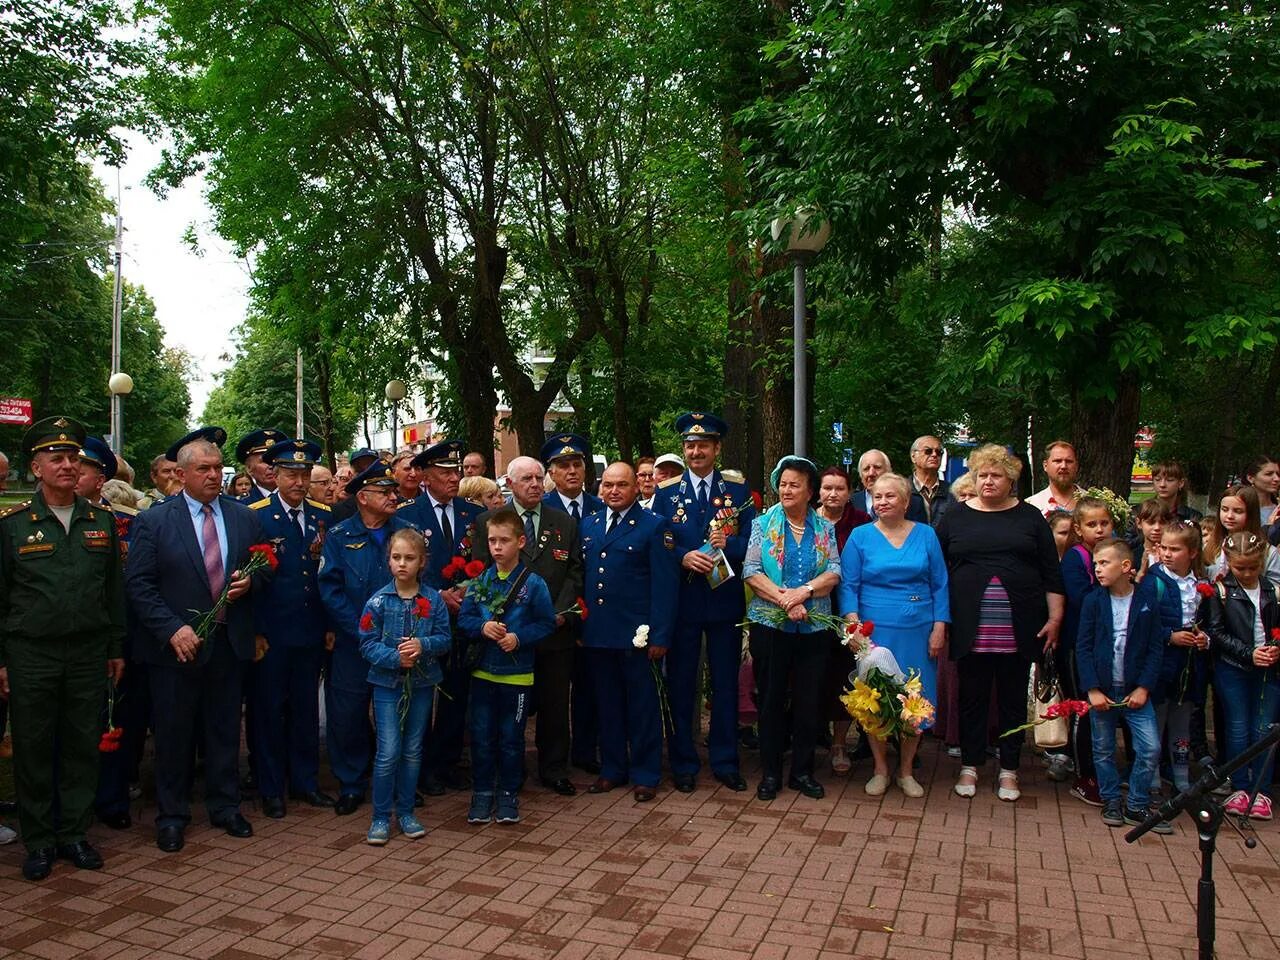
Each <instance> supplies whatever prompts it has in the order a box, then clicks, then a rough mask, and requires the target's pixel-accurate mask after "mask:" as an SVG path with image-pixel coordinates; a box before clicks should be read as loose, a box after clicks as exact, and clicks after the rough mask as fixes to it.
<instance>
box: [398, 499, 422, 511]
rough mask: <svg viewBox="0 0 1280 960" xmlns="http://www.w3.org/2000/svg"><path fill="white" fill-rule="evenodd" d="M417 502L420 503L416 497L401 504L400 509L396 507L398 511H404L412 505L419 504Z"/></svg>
mask: <svg viewBox="0 0 1280 960" xmlns="http://www.w3.org/2000/svg"><path fill="white" fill-rule="evenodd" d="M417 502H418V498H417V497H414V498H413V499H412V500H406V501H405V502H404V503H402V504H400V505H399V506H398V507H396V509H397V510H403V509H404V508H405V507H407V506H410V505H412V504H415V503H417Z"/></svg>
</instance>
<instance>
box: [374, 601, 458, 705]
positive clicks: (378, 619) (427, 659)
mask: <svg viewBox="0 0 1280 960" xmlns="http://www.w3.org/2000/svg"><path fill="white" fill-rule="evenodd" d="M417 599H423V600H426V602H427V603H428V604H430V607H431V609H430V611H429V612H428V613H427V616H425V617H423V616H419V615H418V613H417V608H416V603H415V601H416V600H417ZM359 629H360V655H361V656H362V657H364V658H365V659H366V660H368V661H369V682H370V683H372V684H373V685H374V686H378V687H398V686H400V685H401V684H402V683H404V679H405V674H406V673H408V671H407V670H406V669H404V668H402V667H401V666H400V652H399V650H398V647H399V646H400V644H401V642H402V641H403V640H404V638H405V637H416V638H417V639H418V642H419V643H421V644H422V656H421V657H420V658H419V659H418V662H417V663H416V664H415V665H414V667H413V682H414V683H415V684H419V683H420V684H422V685H423V686H424V687H425V686H431V685H434V684H437V683H439V682H440V678H441V677H442V676H443V672H442V671H441V669H440V663H439V660H438V658H439V657H442V656H444V655H445V654H446V653H448V652H449V647H450V645H451V643H452V634H451V633H450V632H449V611H448V609H447V608H446V607H445V605H444V600H443V599H442V598H441V596H440V594H439V593H437V592H436V591H435V590H433V589H431V588H430V587H428V586H426V585H425V584H424V585H423V586H421V587H419V588H418V596H417V597H415V598H414V600H404V599H402V598H401V597H400V596H399V595H397V594H396V585H395V581H392V582H391V583H388V584H387V585H386V586H385V587H382V588H381V589H379V590H378V591H377V592H376V593H374V595H373V596H372V597H370V598H369V600H368V601H367V602H366V603H365V605H364V612H363V613H362V614H361V615H360V627H359Z"/></svg>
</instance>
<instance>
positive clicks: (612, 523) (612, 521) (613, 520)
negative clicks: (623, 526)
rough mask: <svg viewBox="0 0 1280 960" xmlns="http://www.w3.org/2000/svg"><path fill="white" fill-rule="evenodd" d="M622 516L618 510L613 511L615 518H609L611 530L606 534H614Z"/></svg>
mask: <svg viewBox="0 0 1280 960" xmlns="http://www.w3.org/2000/svg"><path fill="white" fill-rule="evenodd" d="M621 516H622V515H621V514H620V513H618V511H617V510H614V511H613V516H612V517H610V518H609V529H608V530H606V531H605V533H606V534H610V533H613V531H614V529H615V528H616V527H617V526H618V520H619V518H620V517H621Z"/></svg>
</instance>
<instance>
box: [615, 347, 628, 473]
mask: <svg viewBox="0 0 1280 960" xmlns="http://www.w3.org/2000/svg"><path fill="white" fill-rule="evenodd" d="M624 349H625V348H624ZM628 410H629V404H628V400H627V358H626V355H625V353H624V350H615V351H614V353H613V433H614V437H615V439H616V440H617V441H618V459H619V460H625V461H626V462H627V463H630V462H631V460H632V457H631V454H632V445H631V417H630V415H629V414H628V412H627V411H628Z"/></svg>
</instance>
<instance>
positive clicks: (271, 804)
mask: <svg viewBox="0 0 1280 960" xmlns="http://www.w3.org/2000/svg"><path fill="white" fill-rule="evenodd" d="M262 815H263V816H264V817H270V818H271V819H272V820H283V819H284V801H283V800H281V799H280V798H279V797H263V798H262Z"/></svg>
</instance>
